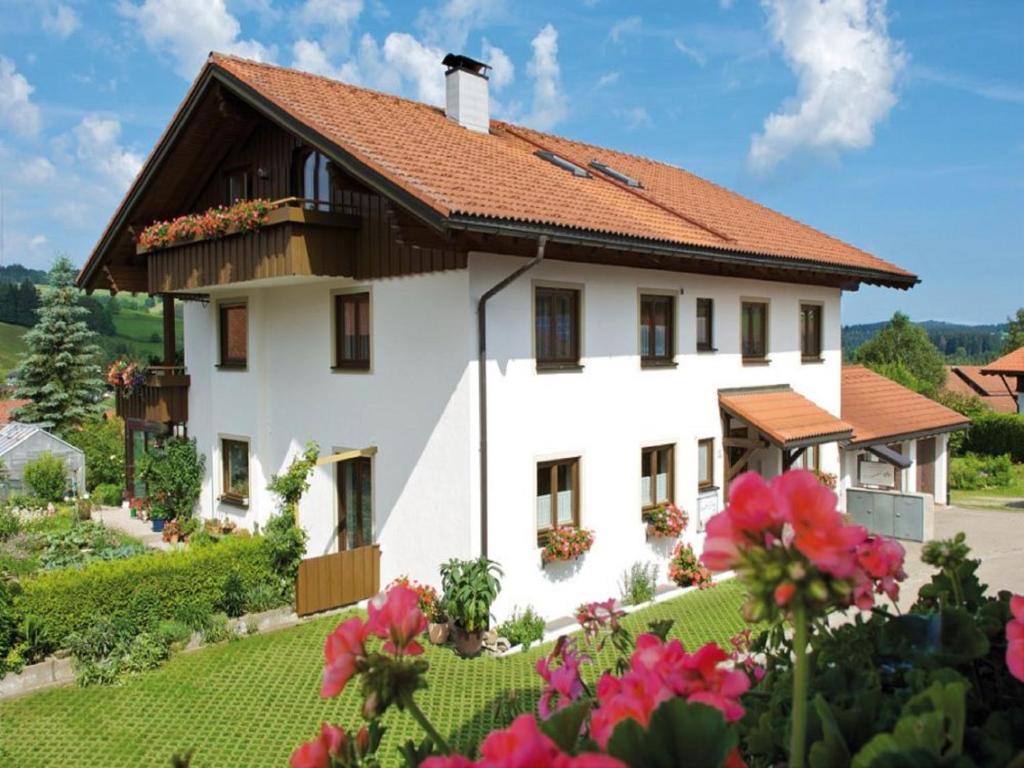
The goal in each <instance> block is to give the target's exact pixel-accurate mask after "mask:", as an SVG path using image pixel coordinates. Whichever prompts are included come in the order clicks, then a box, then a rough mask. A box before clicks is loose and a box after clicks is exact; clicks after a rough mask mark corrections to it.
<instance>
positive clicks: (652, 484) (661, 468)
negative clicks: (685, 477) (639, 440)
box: [640, 445, 675, 512]
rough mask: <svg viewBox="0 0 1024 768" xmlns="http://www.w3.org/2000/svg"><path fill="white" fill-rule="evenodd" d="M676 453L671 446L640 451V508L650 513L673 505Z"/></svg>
mask: <svg viewBox="0 0 1024 768" xmlns="http://www.w3.org/2000/svg"><path fill="white" fill-rule="evenodd" d="M674 458H675V451H674V449H673V447H672V446H671V445H659V446H656V447H654V448H644V449H643V450H642V451H640V508H641V511H643V512H649V511H650V510H652V509H654V508H656V507H657V506H659V505H661V504H671V503H672V500H673V496H674V490H675V489H674V488H673V485H674V482H673V480H674V478H673V475H674V472H673V471H672V465H673V464H674Z"/></svg>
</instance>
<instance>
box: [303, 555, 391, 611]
mask: <svg viewBox="0 0 1024 768" xmlns="http://www.w3.org/2000/svg"><path fill="white" fill-rule="evenodd" d="M379 590H380V546H379V545H377V544H374V545H373V546H371V547H357V548H356V549H348V550H345V551H343V552H335V553H333V554H330V555H321V556H320V557H310V558H308V559H306V560H303V561H302V562H301V563H299V576H298V579H297V581H296V584H295V610H296V613H298V614H299V615H300V616H305V615H307V614H310V613H317V612H318V611H327V610H330V609H331V608H338V607H340V606H343V605H351V604H352V603H358V602H359V601H360V600H365V599H366V598H368V597H373V596H374V595H375V594H377V592H378V591H379Z"/></svg>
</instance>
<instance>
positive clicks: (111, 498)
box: [92, 483, 124, 507]
mask: <svg viewBox="0 0 1024 768" xmlns="http://www.w3.org/2000/svg"><path fill="white" fill-rule="evenodd" d="M123 499H124V491H123V490H122V489H121V486H120V485H115V484H113V483H100V484H99V485H97V486H96V487H95V488H93V489H92V500H93V501H94V502H96V503H97V504H99V505H100V506H103V507H120V506H121V501H122V500H123Z"/></svg>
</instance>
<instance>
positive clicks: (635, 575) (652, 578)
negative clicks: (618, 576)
mask: <svg viewBox="0 0 1024 768" xmlns="http://www.w3.org/2000/svg"><path fill="white" fill-rule="evenodd" d="M657 575H658V567H657V566H656V565H655V564H654V563H633V564H632V565H631V566H630V567H629V570H627V571H623V572H622V581H621V582H620V583H619V587H620V589H621V591H622V602H624V603H625V604H626V605H643V604H644V603H649V602H651V600H653V599H654V592H655V589H656V587H657Z"/></svg>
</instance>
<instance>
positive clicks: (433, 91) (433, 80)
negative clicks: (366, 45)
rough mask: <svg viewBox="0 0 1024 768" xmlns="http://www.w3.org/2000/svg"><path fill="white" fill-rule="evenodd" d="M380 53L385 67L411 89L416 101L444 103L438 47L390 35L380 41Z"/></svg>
mask: <svg viewBox="0 0 1024 768" xmlns="http://www.w3.org/2000/svg"><path fill="white" fill-rule="evenodd" d="M382 50H383V52H384V61H385V62H386V63H387V65H388V66H389V67H391V68H392V69H393V70H394V71H395V72H396V73H397V74H398V75H399V76H400V77H401V78H402V79H403V80H407V81H410V82H411V83H412V85H413V86H414V87H415V90H416V98H417V99H419V100H420V101H425V102H427V103H428V104H434V105H438V106H440V105H443V104H444V69H442V67H441V59H442V58H444V52H443V51H442V50H441V49H440V48H434V47H432V46H429V45H425V44H423V43H421V42H420V41H419V40H417V39H416V38H415V37H413V36H412V35H410V34H408V33H407V32H392V33H391V34H390V35H388V36H387V37H386V38H385V39H384V45H383V47H382Z"/></svg>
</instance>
